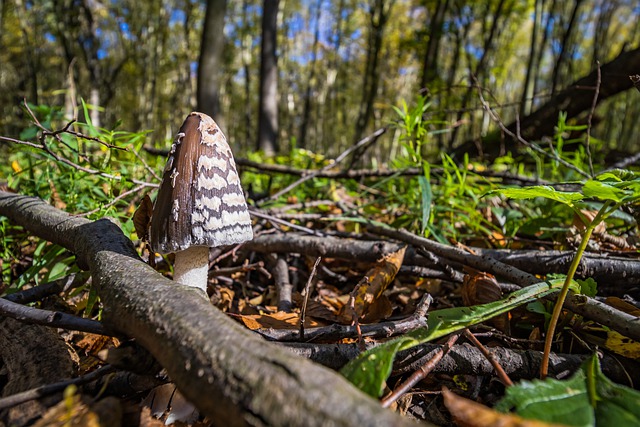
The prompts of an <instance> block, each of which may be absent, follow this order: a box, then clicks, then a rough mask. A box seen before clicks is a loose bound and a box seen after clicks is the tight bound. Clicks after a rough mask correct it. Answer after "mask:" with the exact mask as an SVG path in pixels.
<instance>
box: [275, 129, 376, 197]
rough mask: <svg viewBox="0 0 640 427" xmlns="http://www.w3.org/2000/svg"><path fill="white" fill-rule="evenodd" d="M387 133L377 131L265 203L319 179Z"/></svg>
mask: <svg viewBox="0 0 640 427" xmlns="http://www.w3.org/2000/svg"><path fill="white" fill-rule="evenodd" d="M386 131H387V128H380V129H378V130H376V131H375V132H374V133H372V134H371V135H369V136H367V137H365V138H363V139H362V140H360V141H359V142H358V143H357V144H355V145H353V146H351V147H349V148H348V149H347V150H345V151H344V152H342V154H340V155H339V156H338V157H336V158H335V159H334V160H333V161H332V162H330V163H329V164H328V165H326V166H324V167H323V168H321V169H319V170H317V171H314V172H312V173H310V174H308V175H304V176H302V177H301V178H300V179H298V180H296V181H295V182H293V183H291V184H289V185H288V186H286V187H285V188H283V189H282V190H280V191H278V192H277V193H275V194H272V195H271V196H269V197H268V198H267V199H265V201H271V200H277V199H278V197H280V196H282V195H283V194H286V193H288V192H289V191H291V190H293V189H294V188H296V187H297V186H299V185H300V184H302V183H304V182H306V181H308V180H310V179H312V178H315V177H317V176H318V175H319V174H320V173H321V172H324V171H326V170H328V169H331V168H333V167H335V166H336V165H337V164H338V163H340V162H342V161H343V160H344V159H345V158H346V157H347V156H348V155H349V154H351V153H352V152H353V151H355V150H357V149H358V148H360V147H361V146H363V145H365V144H367V143H369V141H370V140H371V139H374V138H378V137H379V136H380V135H382V134H383V133H385V132H386Z"/></svg>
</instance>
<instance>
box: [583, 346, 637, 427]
mask: <svg viewBox="0 0 640 427" xmlns="http://www.w3.org/2000/svg"><path fill="white" fill-rule="evenodd" d="M582 370H583V371H584V372H585V374H586V376H587V379H588V380H587V387H588V391H589V396H590V397H591V404H592V405H594V406H595V414H596V424H597V425H601V426H637V425H640V392H638V391H637V390H633V389H631V388H629V387H625V386H623V385H620V384H616V383H614V382H613V381H611V380H610V379H609V378H607V377H606V376H605V375H604V374H603V373H602V370H601V369H600V363H599V361H598V358H597V357H596V356H595V355H593V356H592V357H591V358H590V359H589V360H587V361H586V362H585V363H584V364H583V366H582Z"/></svg>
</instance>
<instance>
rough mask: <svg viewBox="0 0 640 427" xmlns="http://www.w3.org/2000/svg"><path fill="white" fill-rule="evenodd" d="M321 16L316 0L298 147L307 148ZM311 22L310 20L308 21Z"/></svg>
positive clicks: (320, 8)
mask: <svg viewBox="0 0 640 427" xmlns="http://www.w3.org/2000/svg"><path fill="white" fill-rule="evenodd" d="M321 15H322V0H316V25H315V29H314V31H313V46H312V48H311V61H310V62H309V77H308V78H307V88H306V90H305V93H304V106H303V108H302V122H301V124H300V133H299V135H298V146H299V147H301V148H306V147H307V129H308V127H309V116H310V115H311V92H312V90H313V86H315V85H316V82H315V80H316V58H317V55H318V41H319V39H320V18H321ZM309 21H311V19H309Z"/></svg>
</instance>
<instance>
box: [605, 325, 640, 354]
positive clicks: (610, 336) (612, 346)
mask: <svg viewBox="0 0 640 427" xmlns="http://www.w3.org/2000/svg"><path fill="white" fill-rule="evenodd" d="M604 346H605V347H606V348H607V349H609V350H611V351H613V352H615V353H617V354H619V355H621V356H624V357H628V358H629V359H640V343H639V342H637V341H634V340H632V339H631V338H627V337H625V336H624V335H622V334H620V333H618V332H616V331H607V340H606V341H605V343H604Z"/></svg>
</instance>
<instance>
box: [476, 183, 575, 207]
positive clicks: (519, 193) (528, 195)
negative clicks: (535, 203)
mask: <svg viewBox="0 0 640 427" xmlns="http://www.w3.org/2000/svg"><path fill="white" fill-rule="evenodd" d="M491 194H501V195H503V196H506V197H509V198H511V199H534V198H536V197H543V198H545V199H549V200H555V201H556V202H560V203H564V204H566V205H571V204H572V202H575V201H578V200H582V199H583V197H584V196H583V195H582V194H580V193H577V192H572V191H558V190H556V189H555V188H553V187H551V186H548V185H535V186H531V187H524V188H501V189H498V190H492V191H489V192H488V193H486V194H485V195H491Z"/></svg>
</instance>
